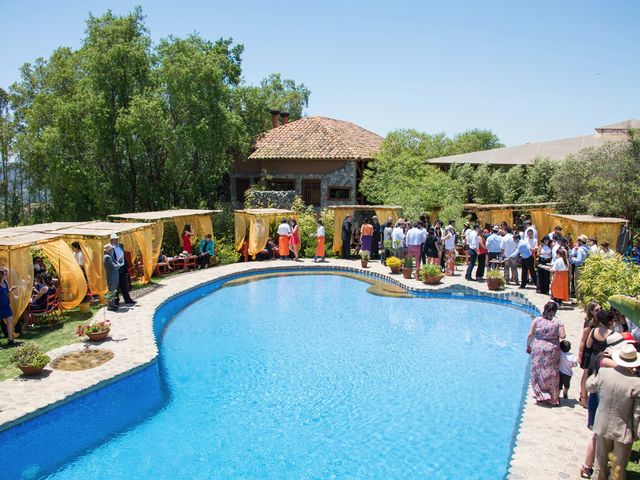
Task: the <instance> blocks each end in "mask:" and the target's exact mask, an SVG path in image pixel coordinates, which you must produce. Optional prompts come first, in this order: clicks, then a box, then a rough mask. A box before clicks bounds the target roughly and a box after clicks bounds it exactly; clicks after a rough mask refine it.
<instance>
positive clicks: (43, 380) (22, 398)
mask: <svg viewBox="0 0 640 480" xmlns="http://www.w3.org/2000/svg"><path fill="white" fill-rule="evenodd" d="M274 267H287V268H299V267H307V268H308V267H343V268H344V267H347V268H351V269H354V270H356V271H363V269H362V268H361V267H360V261H359V260H339V259H328V260H327V262H325V263H317V264H316V263H313V262H312V261H311V260H309V259H305V260H304V261H301V262H293V261H283V260H273V261H265V262H251V263H235V264H231V265H225V266H222V267H216V268H210V269H207V270H200V271H197V272H191V273H185V274H180V275H177V276H172V277H167V278H164V279H161V280H159V281H158V282H157V283H158V285H156V286H155V288H147V289H141V290H136V291H135V292H132V295H133V296H134V297H136V298H138V304H137V305H135V306H134V307H132V308H129V309H126V310H125V309H123V310H122V311H120V312H117V313H113V312H107V318H109V319H110V320H111V321H112V329H111V334H110V338H109V339H107V340H106V341H105V342H102V343H101V344H98V345H96V346H92V348H98V349H100V348H104V349H108V350H111V351H112V352H113V353H114V354H115V356H114V358H113V359H111V360H109V361H107V362H106V363H104V364H103V365H100V366H98V367H96V368H93V369H90V370H83V371H61V370H52V369H51V368H50V367H47V369H46V370H45V372H44V373H43V374H42V375H41V376H39V377H36V378H29V379H27V378H24V377H18V378H15V379H11V380H5V381H3V382H0V430H2V429H6V428H9V427H10V426H12V425H14V424H16V423H19V422H21V421H23V420H25V419H26V418H30V417H31V416H34V415H37V414H40V413H42V412H43V411H46V410H48V409H50V408H52V407H55V406H56V405H57V404H59V403H61V402H66V401H68V400H70V399H71V398H73V397H74V396H77V395H79V394H81V393H84V392H86V391H88V390H90V389H94V388H99V387H100V386H102V385H104V384H105V383H109V382H111V381H112V380H113V379H114V378H117V377H119V376H123V375H127V374H130V373H132V372H133V371H136V370H137V369H140V368H142V367H144V366H145V365H147V364H148V363H150V362H152V361H153V360H154V359H155V358H156V356H157V354H158V349H157V346H156V343H155V338H154V336H153V328H152V320H153V314H154V312H155V310H156V308H157V307H158V306H159V305H160V304H161V303H163V302H164V301H166V300H167V299H169V298H171V297H173V296H175V295H178V294H180V293H182V292H184V291H186V290H189V289H191V288H194V287H197V286H198V285H201V284H203V283H206V282H208V281H211V280H213V279H216V278H219V277H222V276H226V275H233V274H236V273H239V272H247V271H255V272H259V271H260V270H263V269H266V268H274ZM365 270H366V271H367V272H369V273H373V274H378V275H384V276H386V277H388V278H392V279H393V280H395V281H398V282H400V283H402V284H403V285H405V286H407V287H410V288H412V289H419V290H438V289H442V288H447V287H452V286H457V287H456V288H458V289H460V290H461V291H464V290H466V288H464V287H467V288H470V289H475V290H477V291H479V292H482V293H483V294H485V293H495V292H490V291H489V289H488V288H487V285H486V283H480V282H469V281H466V280H465V279H464V275H463V273H464V271H463V269H462V267H460V266H458V271H457V275H456V277H453V278H451V277H445V278H444V279H443V282H442V284H441V285H439V286H436V287H430V286H426V285H425V284H424V283H422V282H418V281H417V280H413V279H412V280H405V279H403V278H402V275H390V274H389V269H388V268H387V267H385V266H383V265H381V264H380V263H379V262H370V263H369V267H368V268H367V269H365ZM516 292H519V293H522V294H523V295H524V296H525V297H526V299H528V300H529V301H530V302H531V303H533V304H534V305H535V306H536V307H538V308H539V309H541V308H542V306H543V305H544V304H545V303H546V302H547V301H548V300H549V297H548V296H545V295H540V294H537V293H536V292H535V288H534V287H528V288H527V289H526V290H518V289H517V287H516V286H512V285H509V286H507V288H506V290H504V291H502V292H501V293H502V294H505V293H506V294H514V298H515V299H518V298H522V297H520V295H519V294H517V293H516ZM469 293H471V292H469ZM502 296H504V295H502ZM96 315H97V318H101V317H102V315H103V312H102V311H101V312H98V313H97V314H96ZM583 316H584V315H583V313H582V311H581V310H580V309H579V308H575V309H562V310H561V311H560V312H559V314H558V317H559V318H560V319H561V320H562V321H563V322H564V324H565V327H566V331H567V339H568V340H569V341H570V342H571V345H572V351H573V352H574V354H575V355H576V356H577V350H578V344H579V340H580V334H581V331H582V322H583ZM454 334H455V332H452V335H454ZM525 342H526V339H525V338H523V339H522V354H523V355H526V353H525ZM82 349H84V344H83V343H75V344H72V345H67V346H64V347H61V348H57V349H55V350H52V351H50V352H47V353H48V354H49V356H50V357H51V358H52V359H55V358H57V357H59V356H61V355H63V354H66V353H70V352H77V351H80V350H82ZM581 374H582V371H581V370H580V369H579V368H576V369H575V370H574V378H573V380H572V382H571V389H570V392H569V400H561V402H562V403H561V406H560V407H556V408H547V407H542V406H537V405H536V404H535V402H534V399H533V395H532V392H531V387H530V386H529V387H528V390H527V398H526V403H525V407H524V412H523V414H522V419H521V423H520V426H519V433H518V435H517V438H516V444H515V449H514V452H513V456H512V458H511V464H510V469H509V475H508V478H509V479H537V480H538V479H556V478H560V479H565V478H566V479H569V478H571V479H573V478H580V475H579V469H580V465H581V464H582V462H583V459H584V453H585V449H586V445H587V442H588V440H589V438H590V432H589V431H588V430H587V428H586V421H587V418H586V417H587V415H586V410H585V409H583V408H582V407H581V406H580V404H579V403H578V402H577V398H578V397H579V384H580V375H581ZM465 408H473V404H470V405H467V406H465ZM469 427H470V428H473V426H472V425H470V426H469ZM461 441H463V440H461ZM461 453H462V452H461Z"/></svg>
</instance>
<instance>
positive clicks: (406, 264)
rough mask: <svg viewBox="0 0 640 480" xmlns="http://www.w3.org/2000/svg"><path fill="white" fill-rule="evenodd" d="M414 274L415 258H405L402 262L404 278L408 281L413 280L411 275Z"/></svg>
mask: <svg viewBox="0 0 640 480" xmlns="http://www.w3.org/2000/svg"><path fill="white" fill-rule="evenodd" d="M412 273H413V258H411V257H405V259H404V260H403V262H402V276H403V277H404V278H406V279H409V278H411V274H412Z"/></svg>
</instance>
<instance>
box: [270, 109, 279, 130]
mask: <svg viewBox="0 0 640 480" xmlns="http://www.w3.org/2000/svg"><path fill="white" fill-rule="evenodd" d="M278 115H280V110H271V128H276V127H277V126H278Z"/></svg>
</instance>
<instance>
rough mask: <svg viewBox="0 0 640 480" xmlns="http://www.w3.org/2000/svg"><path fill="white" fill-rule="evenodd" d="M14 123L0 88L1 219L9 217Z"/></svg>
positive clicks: (4, 95) (7, 98)
mask: <svg viewBox="0 0 640 480" xmlns="http://www.w3.org/2000/svg"><path fill="white" fill-rule="evenodd" d="M14 136H15V133H14V125H13V119H12V118H11V114H10V111H9V94H8V93H7V92H6V91H5V90H3V89H2V88H0V168H2V171H1V172H0V175H1V177H0V196H2V203H3V220H4V221H7V220H8V219H9V158H10V155H11V149H12V148H13V142H14Z"/></svg>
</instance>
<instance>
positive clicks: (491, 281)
mask: <svg viewBox="0 0 640 480" xmlns="http://www.w3.org/2000/svg"><path fill="white" fill-rule="evenodd" d="M487 287H489V290H500V279H499V278H487Z"/></svg>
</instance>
